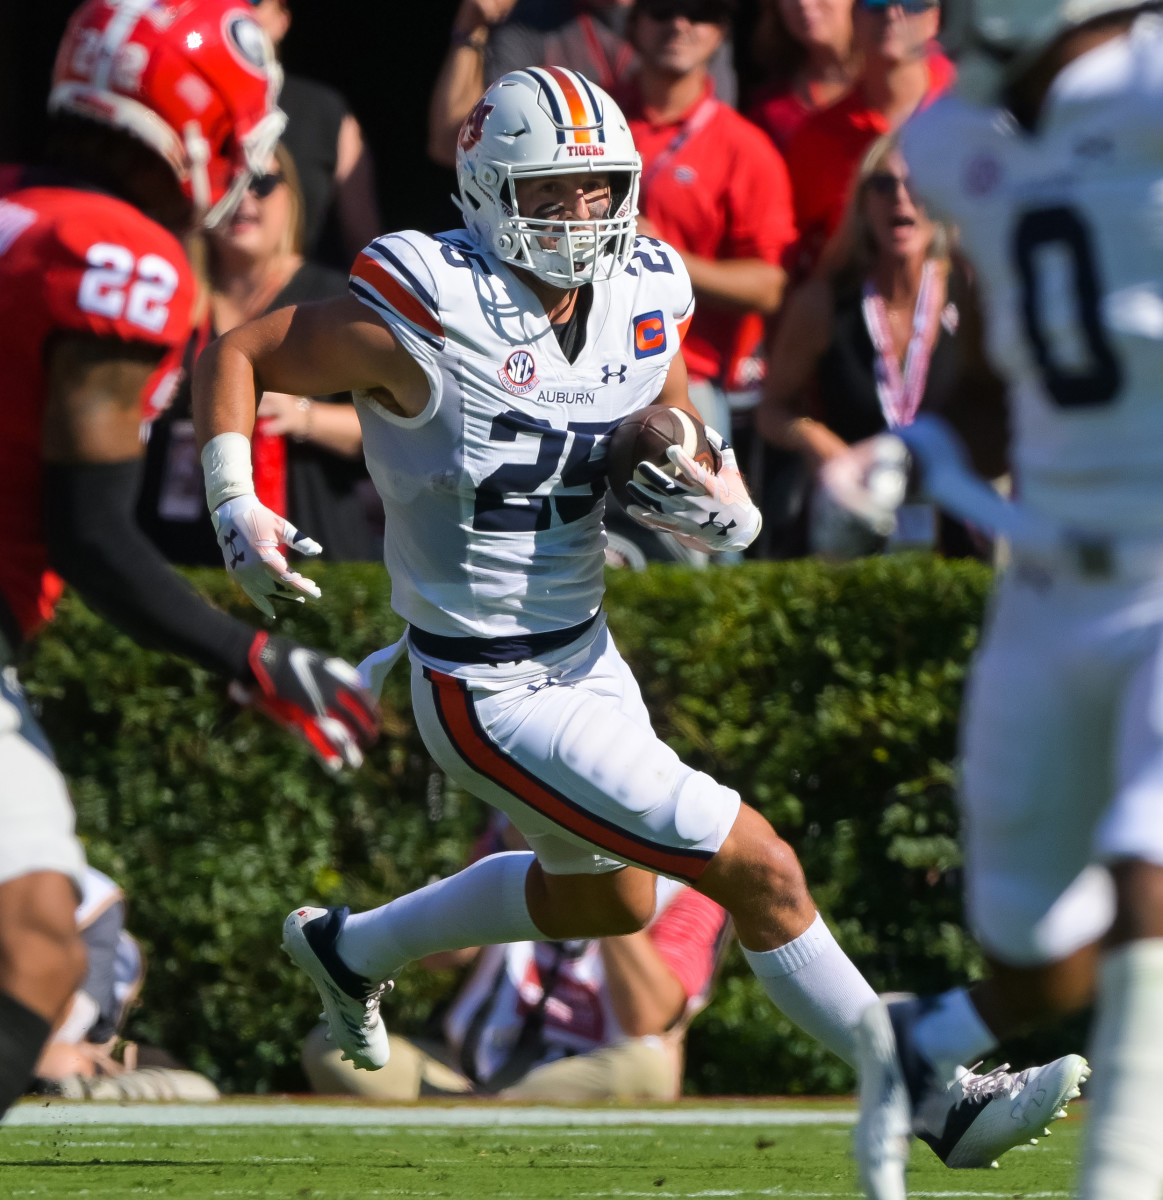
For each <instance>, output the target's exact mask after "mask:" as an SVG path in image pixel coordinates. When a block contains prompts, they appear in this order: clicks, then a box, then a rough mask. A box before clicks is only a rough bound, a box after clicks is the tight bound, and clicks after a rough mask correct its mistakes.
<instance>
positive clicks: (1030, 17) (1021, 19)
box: [957, 0, 1144, 104]
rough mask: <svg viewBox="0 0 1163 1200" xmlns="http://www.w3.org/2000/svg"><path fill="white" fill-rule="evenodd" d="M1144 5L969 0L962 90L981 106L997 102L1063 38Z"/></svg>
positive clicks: (1120, 0)
mask: <svg viewBox="0 0 1163 1200" xmlns="http://www.w3.org/2000/svg"><path fill="white" fill-rule="evenodd" d="M1143 7H1144V4H1143V2H1142V0H1138V2H1128V0H970V10H971V16H970V37H969V44H968V45H967V47H966V53H965V56H964V58H963V60H962V61H961V62H960V63H959V64H958V78H957V90H958V92H960V93H961V94H962V95H964V96H966V97H967V98H968V99H970V100H973V101H976V102H978V103H982V104H996V103H998V102H999V101H1000V100H1001V99H1002V96H1003V93H1004V91H1005V89H1006V88H1007V87H1008V86H1009V85H1010V84H1011V83H1012V82H1013V81H1014V80H1015V79H1016V78H1018V76H1020V75H1021V73H1022V72H1023V71H1024V70H1026V69H1027V68H1028V67H1029V66H1030V65H1031V64H1032V63H1033V62H1034V60H1035V59H1036V58H1037V57H1038V56H1039V55H1040V54H1041V53H1042V52H1043V51H1044V50H1045V49H1046V48H1047V47H1048V46H1049V45H1050V44H1051V43H1052V42H1053V41H1054V40H1055V39H1056V38H1059V37H1061V36H1062V34H1064V33H1067V32H1069V31H1070V30H1071V29H1076V28H1077V27H1078V26H1079V25H1085V24H1086V23H1087V22H1088V21H1093V20H1096V19H1097V18H1099V17H1106V16H1111V15H1113V14H1114V13H1120V12H1134V11H1136V10H1137V9H1140V8H1143Z"/></svg>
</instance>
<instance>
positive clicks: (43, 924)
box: [0, 912, 88, 1003]
mask: <svg viewBox="0 0 1163 1200" xmlns="http://www.w3.org/2000/svg"><path fill="white" fill-rule="evenodd" d="M87 968H88V958H87V955H86V953H85V943H84V941H83V940H82V939H81V935H80V934H79V933H78V932H77V929H76V926H75V924H74V923H73V921H72V914H71V912H70V914H69V919H68V920H60V919H54V916H53V914H42V913H37V912H33V913H30V914H28V915H24V914H21V915H19V916H16V917H13V918H10V919H9V920H7V921H5V922H4V923H3V924H2V925H0V990H3V991H11V992H15V993H16V994H22V993H35V994H36V995H38V996H43V997H45V998H46V999H47V998H50V997H51V998H55V999H57V1000H59V1002H60V1003H63V1002H64V1001H65V1000H66V999H67V998H68V997H69V996H71V995H72V993H73V992H75V991H76V990H77V988H78V987H80V986H81V984H82V983H83V982H84V980H85V973H86V970H87Z"/></svg>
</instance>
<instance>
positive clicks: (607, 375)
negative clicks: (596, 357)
mask: <svg viewBox="0 0 1163 1200" xmlns="http://www.w3.org/2000/svg"><path fill="white" fill-rule="evenodd" d="M629 369H630V368H629V367H628V366H627V365H626V364H625V363H619V364H618V369H617V370H616V371H615V370H613V369H612V368H611V367H610V365H609V363H607V364H606V365H605V366H604V367H602V382H603V383H609V382H610V380H611V379H613V378H614V376H615V375H616V376H617V377H618V382H619V383H625V382H626V372H627V371H628V370H629Z"/></svg>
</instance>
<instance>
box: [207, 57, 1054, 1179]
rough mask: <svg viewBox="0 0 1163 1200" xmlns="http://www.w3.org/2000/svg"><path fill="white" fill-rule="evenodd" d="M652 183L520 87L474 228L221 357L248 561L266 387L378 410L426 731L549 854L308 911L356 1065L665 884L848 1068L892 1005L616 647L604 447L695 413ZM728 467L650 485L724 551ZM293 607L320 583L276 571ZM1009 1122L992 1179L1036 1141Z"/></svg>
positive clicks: (486, 147) (379, 266)
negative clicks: (607, 607) (352, 397)
mask: <svg viewBox="0 0 1163 1200" xmlns="http://www.w3.org/2000/svg"><path fill="white" fill-rule="evenodd" d="M640 169H641V168H640V160H639V157H638V154H637V152H636V151H635V149H634V145H633V141H632V139H631V137H630V134H629V131H628V129H627V127H626V122H625V119H624V118H623V116H622V114H621V112H620V111H619V110H618V108H617V106H616V105H615V104H614V103H613V101H612V100H611V99H610V98H609V97H608V96H606V95H605V94H604V93H603V92H601V90H600V89H598V88H596V87H594V86H593V85H592V84H590V83H589V82H588V81H587V80H585V79H584V78H582V77H581V76H579V75H576V74H574V73H572V72H568V71H564V70H560V69H557V68H547V69H544V70H542V69H536V68H531V69H529V70H526V71H518V72H514V73H512V74H509V75H506V76H504V77H503V78H502V79H500V80H499V81H498V82H497V83H496V84H494V85H493V86H492V87H491V88H490V89H489V90H488V91H487V92H486V93H485V95H484V97H483V98H482V99H481V100H480V102H479V103H478V104H477V106H476V108H475V109H474V110H473V112H472V114H471V115H470V117H469V118H468V120H467V121H466V123H465V126H464V128H463V130H462V132H461V135H460V151H459V158H458V175H459V184H460V201H461V207H462V211H463V213H464V217H465V224H466V228H465V229H463V230H458V231H456V232H454V233H449V234H442V235H440V236H438V237H436V238H431V237H427V236H425V235H422V234H419V233H401V234H394V235H389V236H386V237H382V238H379V239H377V240H376V241H375V242H373V243H372V244H371V245H370V246H369V247H368V248H367V250H366V251H365V252H364V253H363V254H361V255H360V256H359V258H358V259H357V261H356V263H355V266H354V268H353V271H352V275H351V295H350V296H349V297H347V298H344V299H341V300H335V301H329V302H325V303H323V304H319V305H304V306H301V307H299V308H297V309H288V310H283V311H282V312H278V313H275V314H272V315H270V316H268V317H265V318H263V319H261V320H259V321H256V322H254V323H252V324H250V325H246V326H242V327H240V328H239V329H236V330H234V331H233V332H232V333H230V334H228V335H227V336H226V337H224V338H222V339H221V340H220V341H218V342H217V343H215V344H214V345H213V346H212V347H211V348H210V349H209V350H208V351H207V352H206V353H205V354H204V355H203V357H202V360H201V361H200V363H199V365H198V372H197V376H196V379H195V411H196V420H197V422H198V427H199V433H200V437H201V438H202V440H203V441H204V442H205V449H204V452H203V462H204V464H205V466H206V476H207V489H208V500H209V504H210V507H211V509H212V511H214V513H215V521H216V523H217V526H218V529H219V534H220V537H222V538H223V539H224V541H225V542H226V543H227V544H228V545H229V546H231V547H233V549H234V550H235V551H237V549H238V548H240V547H245V545H246V544H247V543H248V542H254V541H256V540H267V541H271V540H277V539H274V538H273V535H272V534H270V532H269V527H273V524H274V522H275V520H276V518H275V517H274V515H273V514H266V513H265V510H263V511H262V512H258V510H256V508H255V506H254V505H255V502H254V500H253V495H252V492H253V489H252V487H251V481H250V465H249V464H250V447H249V444H248V439H247V435H248V434H249V433H250V431H251V428H252V425H253V422H254V413H255V395H256V391H261V390H263V389H264V388H270V389H274V390H287V391H291V392H293V393H295V394H299V393H302V394H317V393H319V392H320V391H322V392H324V393H326V392H331V391H335V390H352V391H354V392H355V394H356V404H357V408H358V410H359V413H360V419H361V422H362V424H363V431H364V446H365V452H366V454H367V458H368V463H369V466H370V469H371V473H372V478H373V479H374V480H375V483H376V486H377V488H378V489H379V492H380V495H381V497H382V499H383V503H384V508H385V512H386V517H387V531H388V532H387V538H386V545H385V557H386V562H387V566H388V569H389V572H390V575H391V581H392V603H393V606H394V607H395V609H396V610H397V611H398V612H399V613H400V614H401V615H402V616H403V617H404V618H405V619H406V620H407V621H408V633H407V637H406V639H405V645H406V649H407V652H408V654H409V656H410V658H411V663H412V685H413V689H412V691H413V703H414V711H415V715H416V720H417V721H418V723H419V725H420V729H421V731H422V733H423V736H424V740H425V743H426V745H427V747H428V749H429V751H430V752H431V753H432V755H433V757H434V758H435V759H436V761H437V762H438V763H439V764H440V766H441V767H442V768H443V769H444V770H445V771H446V772H447V773H448V775H449V776H450V777H451V778H453V779H455V780H457V781H458V782H459V783H461V784H462V785H463V786H464V787H466V788H467V789H468V790H470V791H472V792H474V793H475V794H477V795H479V796H481V797H483V798H484V799H485V800H487V801H489V802H490V803H491V804H494V805H496V806H497V807H498V808H500V809H502V810H503V811H504V812H506V813H507V814H508V815H509V817H510V818H511V820H512V821H513V823H514V825H515V826H517V828H519V829H520V830H521V831H522V833H523V834H524V835H525V837H526V839H527V841H528V843H529V845H530V847H531V852H528V853H511V854H496V855H492V856H490V857H488V858H485V859H482V860H481V861H479V862H476V863H474V864H473V865H472V866H470V867H468V868H467V869H466V870H464V871H462V872H460V873H459V874H458V875H454V876H452V877H451V878H449V879H445V880H442V881H440V882H437V883H434V884H432V885H430V886H428V887H425V888H422V889H420V890H419V891H417V892H413V893H411V894H410V895H406V896H403V897H401V898H399V899H397V900H394V901H392V902H391V903H390V904H387V905H385V906H383V907H382V908H379V909H376V910H374V911H372V912H367V913H359V914H355V915H349V914H348V911H347V909H327V910H324V909H318V908H310V907H304V908H301V909H298V910H297V911H296V912H294V913H292V914H291V915H290V916H289V917H288V918H287V921H286V925H285V928H284V936H285V940H286V946H287V948H288V949H289V951H290V953H291V955H292V957H293V958H294V959H295V961H296V962H298V963H299V964H300V965H301V966H302V967H303V968H304V969H305V970H306V971H307V972H308V973H309V974H310V975H311V977H312V979H313V980H314V981H315V983H316V985H317V986H318V988H319V990H320V993H321V995H322V997H323V1002H324V1006H325V1008H326V1011H327V1019H328V1022H329V1025H330V1029H331V1034H332V1036H333V1038H335V1040H336V1041H337V1042H338V1043H339V1045H340V1047H341V1048H342V1049H343V1050H344V1052H345V1053H346V1054H347V1055H348V1056H350V1057H351V1058H352V1059H353V1060H354V1062H355V1063H356V1065H358V1066H360V1067H365V1068H375V1067H378V1066H381V1065H382V1064H383V1063H384V1062H385V1061H386V1060H387V1055H388V1045H387V1037H386V1035H385V1033H384V1026H383V1022H382V1020H381V1018H380V1014H379V1000H380V997H381V994H382V992H383V990H384V988H385V986H386V981H388V980H390V979H391V978H392V977H393V976H394V975H395V974H396V972H397V971H399V970H400V969H401V968H402V967H404V966H405V965H406V964H407V963H409V962H411V961H413V960H414V959H417V958H420V957H422V956H424V955H427V954H431V953H434V952H436V951H440V950H452V949H457V948H460V947H464V946H476V945H484V944H493V943H502V942H510V941H517V940H530V939H532V940H537V939H544V938H547V937H548V938H552V939H563V938H576V937H594V936H608V935H616V934H621V933H627V932H631V931H634V930H637V929H640V928H641V927H642V926H643V924H644V923H645V922H646V921H648V920H649V918H650V916H651V914H652V912H653V909H654V900H655V878H654V876H655V874H664V875H668V876H672V877H674V878H676V879H680V880H683V881H685V882H687V883H690V884H692V885H693V886H695V887H697V888H699V889H700V890H701V891H703V892H704V893H705V894H706V895H708V896H710V897H711V898H712V899H714V900H716V901H718V902H719V903H720V904H721V905H723V907H725V908H726V909H727V910H728V911H729V912H730V913H731V915H732V917H733V918H734V920H735V925H736V928H737V930H738V933H739V937H740V940H741V942H742V944H743V946H744V947H745V953H746V956H747V958H748V960H749V962H750V963H751V965H752V967H753V968H754V970H755V972H756V974H757V975H758V976H759V978H760V979H761V980H762V982H763V985H764V987H765V989H766V990H767V992H768V994H769V995H770V996H771V998H772V1000H773V1001H774V1002H775V1003H776V1004H777V1005H778V1006H779V1007H780V1008H781V1009H782V1010H783V1011H784V1012H785V1013H786V1014H787V1015H788V1016H789V1017H790V1018H791V1019H792V1020H794V1021H796V1022H797V1023H798V1024H799V1025H801V1026H802V1027H803V1028H804V1029H805V1030H807V1031H808V1032H809V1033H811V1034H812V1035H813V1036H815V1037H817V1038H818V1039H819V1040H820V1041H821V1042H823V1044H824V1045H826V1046H828V1047H829V1048H830V1049H831V1050H832V1051H834V1052H835V1053H836V1054H837V1055H839V1056H840V1057H841V1058H843V1059H845V1060H846V1061H848V1062H852V1061H853V1054H854V1041H853V1035H854V1028H855V1023H856V1019H857V1016H858V1014H859V1012H861V1011H862V1010H863V1009H864V1008H865V1007H866V1006H867V1005H868V1004H869V1003H870V1002H871V1001H872V1000H873V999H874V995H873V993H872V991H871V989H870V988H869V987H868V984H867V983H866V982H865V981H864V979H863V978H862V977H861V976H860V974H859V972H858V971H857V970H856V968H855V967H854V966H853V965H852V963H851V962H850V961H849V960H848V959H847V957H846V956H845V955H844V953H843V952H842V951H841V949H840V947H839V946H838V945H837V943H836V942H835V940H834V939H833V938H832V936H831V934H830V933H829V932H828V929H827V926H826V925H825V924H824V922H823V920H822V919H821V917H820V916H819V914H818V913H817V912H816V909H815V906H814V904H813V903H812V900H811V897H810V896H809V894H808V890H807V887H806V885H805V882H804V877H803V873H802V871H801V869H800V866H799V863H798V862H797V860H796V858H795V855H794V853H793V852H792V850H791V849H790V847H789V846H788V845H787V844H786V843H785V842H783V841H782V840H781V839H780V838H779V837H778V836H777V835H776V834H775V832H774V831H773V830H772V828H771V826H770V825H768V823H767V822H766V821H765V820H764V819H763V818H762V817H761V816H760V815H759V814H758V813H757V812H755V810H754V809H752V808H750V807H748V806H747V805H745V804H741V802H740V798H739V796H738V794H737V793H735V792H733V791H732V790H730V789H729V788H725V787H722V786H721V785H719V784H718V783H716V782H715V781H714V780H713V779H711V778H710V777H709V776H707V775H705V774H702V773H701V772H698V771H694V770H692V769H691V768H689V767H687V766H685V765H684V764H683V763H682V762H680V761H679V759H678V757H677V756H676V754H675V753H674V751H673V750H671V749H670V748H669V747H668V746H667V745H666V744H665V743H664V742H662V741H661V740H659V739H658V737H657V736H656V735H655V734H654V732H653V730H652V729H651V727H650V721H649V718H648V716H647V713H646V709H645V706H644V704H643V702H642V698H641V696H640V694H639V690H638V687H637V685H636V683H635V682H634V680H633V678H632V677H631V675H630V673H629V671H628V670H627V668H626V665H625V664H624V663H623V661H622V660H621V658H620V657H619V655H618V652H617V650H616V649H615V647H614V645H613V643H612V641H611V639H610V637H609V634H608V632H607V630H606V625H605V619H604V616H603V614H602V611H601V599H602V590H603V544H604V535H603V531H602V510H603V505H604V492H605V479H604V465H603V462H604V450H605V442H606V440H607V438H608V436H609V434H610V432H611V430H612V429H613V428H614V426H615V424H616V423H617V422H618V421H619V420H620V419H621V418H623V417H625V416H626V415H627V414H629V413H631V412H633V411H635V410H638V409H640V408H642V407H644V406H645V405H647V404H650V403H659V404H669V405H673V406H675V407H677V408H680V409H685V410H687V411H689V412H693V411H694V410H693V408H691V406H690V402H689V400H688V398H687V390H686V373H685V369H684V366H683V359H682V356H681V354H679V352H678V351H679V343H680V341H681V338H682V335H683V330H684V328H685V325H686V322H687V321H688V320H689V318H690V315H691V311H692V308H693V299H692V293H691V284H690V280H689V278H688V276H687V273H686V270H685V268H684V266H683V263H682V260H681V259H680V258H679V256H678V255H677V254H676V253H675V252H674V251H673V250H672V249H671V248H670V247H669V246H667V245H665V244H664V243H662V242H659V241H656V240H654V239H650V238H635V232H634V217H635V199H636V196H637V189H638V178H639V174H640ZM708 437H709V438H711V439H712V440H714V441H715V442H717V443H721V439H718V438H717V437H716V436H715V435H713V434H712V433H711V432H710V431H708ZM674 453H675V450H674V448H672V454H674ZM722 459H723V462H722V467H721V469H720V471H719V472H718V474H716V475H712V474H709V473H708V472H707V471H705V470H703V469H702V468H700V467H698V466H696V465H695V464H694V463H693V462H691V461H690V460H689V459H686V458H684V457H683V456H682V455H681V454H678V455H676V461H677V465H678V466H679V467H680V469H681V479H680V482H679V483H677V484H671V483H670V481H668V480H667V479H666V478H665V477H664V476H656V477H655V480H654V483H653V484H652V483H651V482H649V481H646V482H645V483H644V484H643V486H642V487H641V489H640V491H639V495H640V497H641V499H642V501H643V505H642V510H641V511H642V514H643V515H644V516H645V517H646V518H647V519H648V520H649V521H651V522H652V523H653V524H654V525H656V526H661V527H665V528H669V529H671V530H672V531H674V532H676V533H678V534H679V535H681V536H683V537H685V538H687V539H688V541H690V542H692V543H694V544H696V545H698V546H699V547H701V548H702V549H705V550H711V551H715V550H721V549H738V548H742V547H743V546H745V545H747V544H748V542H750V541H751V539H752V538H753V537H754V536H755V533H756V532H757V531H758V527H759V516H758V513H757V511H756V509H755V506H754V505H753V504H752V502H751V500H750V498H749V497H748V495H747V491H746V488H745V487H744V485H743V481H742V479H741V478H740V476H739V473H738V470H737V469H736V466H735V462H734V456H733V455H732V454H731V452H730V450H729V449H728V448H726V447H722ZM236 506H242V507H243V509H244V511H245V512H246V513H247V520H248V521H249V522H250V523H249V524H244V523H243V522H240V521H239V520H238V519H237V515H236V511H235V509H236ZM256 512H258V516H257V517H256V516H255V513H256ZM268 522H269V525H268ZM230 557H231V555H228V559H229V558H230ZM248 557H249V556H248ZM247 586H248V587H251V588H254V587H256V586H257V587H259V588H260V589H261V588H264V587H266V586H268V585H267V584H265V583H264V582H263V581H262V580H257V581H256V580H254V579H252V580H250V581H248V582H247ZM270 586H272V587H275V586H277V587H279V588H290V589H294V588H302V587H306V586H307V584H306V583H304V582H303V581H301V580H300V578H299V576H298V575H297V574H296V573H295V572H293V571H291V570H290V569H289V568H287V567H286V565H285V563H282V564H281V565H280V566H279V567H278V578H277V581H274V582H272V583H271V584H270ZM374 657H376V658H377V659H379V658H381V657H383V658H387V659H390V658H391V657H392V653H388V654H386V655H384V656H374ZM379 665H380V666H381V667H382V666H383V663H382V662H380V663H379ZM1019 1086H1020V1085H1019ZM993 1099H994V1093H993V1092H991V1091H990V1089H989V1087H984V1088H982V1089H980V1091H979V1094H978V1095H977V1097H976V1099H975V1100H974V1102H973V1113H974V1115H975V1116H980V1117H981V1118H982V1119H983V1120H985V1121H986V1124H989V1119H988V1118H987V1115H986V1114H988V1113H989V1112H991V1107H990V1106H991V1102H992V1100H993ZM952 1103H953V1101H952V1100H951V1101H950V1105H952ZM992 1111H996V1110H992ZM1008 1111H1009V1109H1008V1105H1007V1106H1006V1113H1007V1114H1008ZM1004 1125H1005V1128H1004V1129H1001V1130H999V1131H998V1136H999V1137H1000V1138H1001V1139H1002V1140H1001V1141H997V1140H995V1142H994V1143H992V1144H991V1146H990V1149H989V1157H990V1158H992V1157H993V1156H994V1155H995V1154H996V1153H999V1152H1000V1151H1001V1150H1003V1149H1005V1148H1007V1147H1008V1146H1009V1145H1012V1144H1013V1143H1014V1142H1015V1141H1017V1140H1020V1139H1021V1138H1022V1137H1023V1135H1024V1136H1027V1137H1028V1135H1029V1132H1030V1130H1029V1129H1028V1128H1027V1127H1026V1126H1025V1125H1024V1124H1021V1123H1018V1124H1015V1123H1014V1122H1013V1121H1011V1120H1009V1119H1008V1115H1007V1118H1006V1120H1005V1122H1004ZM1039 1127H1040V1125H1039ZM986 1161H988V1158H987V1159H986Z"/></svg>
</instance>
